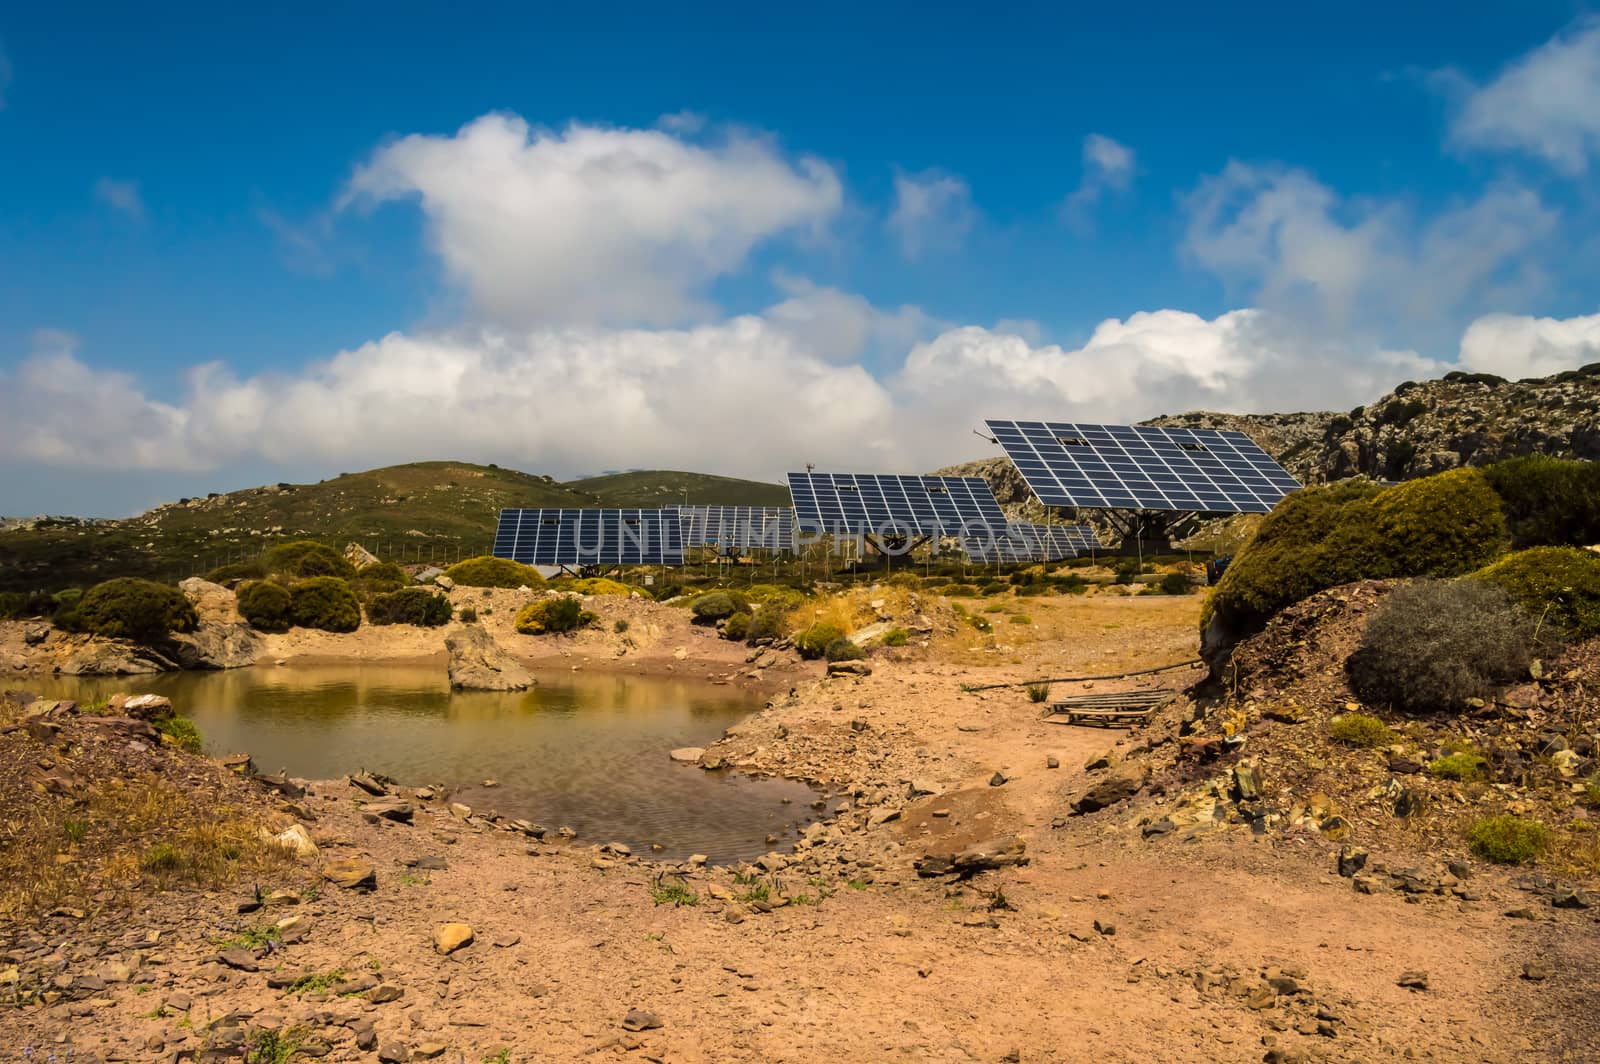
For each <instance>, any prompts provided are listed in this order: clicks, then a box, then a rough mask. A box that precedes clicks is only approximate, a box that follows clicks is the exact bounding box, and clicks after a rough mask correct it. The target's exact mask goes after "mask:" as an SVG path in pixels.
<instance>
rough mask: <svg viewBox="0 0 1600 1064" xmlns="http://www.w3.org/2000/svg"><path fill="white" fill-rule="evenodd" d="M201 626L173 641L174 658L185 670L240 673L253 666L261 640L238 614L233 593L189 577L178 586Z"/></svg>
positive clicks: (259, 651)
mask: <svg viewBox="0 0 1600 1064" xmlns="http://www.w3.org/2000/svg"><path fill="white" fill-rule="evenodd" d="M178 588H179V589H180V590H181V591H182V592H183V593H184V595H185V596H186V597H187V598H188V599H189V601H190V602H191V603H193V604H194V611H195V614H196V615H197V616H198V617H199V620H200V623H199V624H198V625H197V626H196V627H195V630H194V631H192V632H184V633H181V634H177V635H174V636H173V637H172V647H171V649H172V654H171V656H172V658H173V659H174V660H175V661H176V662H177V663H178V665H180V666H181V667H183V668H185V669H239V668H244V667H245V666H247V665H254V664H255V663H256V658H257V657H259V656H260V654H261V638H260V636H258V635H257V634H256V632H255V629H253V628H251V627H250V626H249V625H248V624H246V623H245V622H244V618H243V617H242V616H240V614H239V601H238V598H237V596H235V595H234V593H233V592H232V591H229V590H228V589H227V588H225V587H223V586H222V585H221V584H213V583H211V582H210V581H209V580H201V579H200V578H199V577H190V578H189V579H187V580H185V581H183V582H182V583H180V584H179V585H178Z"/></svg>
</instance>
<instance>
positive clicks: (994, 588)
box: [978, 580, 1011, 595]
mask: <svg viewBox="0 0 1600 1064" xmlns="http://www.w3.org/2000/svg"><path fill="white" fill-rule="evenodd" d="M978 590H979V592H981V593H982V594H985V595H1004V594H1005V593H1006V592H1007V591H1010V590H1011V585H1010V584H1008V583H1006V582H1005V581H1004V580H991V581H989V582H988V583H987V584H984V585H983V586H982V587H980V588H979V589H978Z"/></svg>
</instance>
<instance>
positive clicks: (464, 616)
mask: <svg viewBox="0 0 1600 1064" xmlns="http://www.w3.org/2000/svg"><path fill="white" fill-rule="evenodd" d="M485 612H487V611H485ZM456 620H458V621H460V622H461V623H462V624H477V623H478V611H477V610H476V609H474V608H473V607H471V606H463V607H461V609H459V610H458V611H456Z"/></svg>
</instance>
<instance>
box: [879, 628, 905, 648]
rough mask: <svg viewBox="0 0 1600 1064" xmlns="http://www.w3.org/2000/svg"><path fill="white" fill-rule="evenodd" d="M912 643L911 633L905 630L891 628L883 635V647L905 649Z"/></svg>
mask: <svg viewBox="0 0 1600 1064" xmlns="http://www.w3.org/2000/svg"><path fill="white" fill-rule="evenodd" d="M909 642H911V633H910V632H908V631H906V630H905V629H904V628H891V629H889V630H888V631H887V632H885V633H883V645H884V646H886V647H903V646H905V645H906V644H907V643H909Z"/></svg>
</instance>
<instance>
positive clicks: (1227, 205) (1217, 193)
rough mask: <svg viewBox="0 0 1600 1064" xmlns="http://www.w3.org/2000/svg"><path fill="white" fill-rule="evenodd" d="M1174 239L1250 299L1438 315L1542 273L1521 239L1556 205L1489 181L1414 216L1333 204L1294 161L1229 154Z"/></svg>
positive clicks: (1303, 315)
mask: <svg viewBox="0 0 1600 1064" xmlns="http://www.w3.org/2000/svg"><path fill="white" fill-rule="evenodd" d="M1187 208H1188V212H1189V229H1188V235H1187V240H1186V244H1185V248H1186V250H1187V252H1188V253H1189V254H1190V255H1191V256H1192V257H1193V258H1194V259H1195V260H1196V261H1197V262H1199V263H1200V264H1201V265H1202V266H1205V267H1206V268H1208V269H1210V270H1213V271H1214V272H1216V273H1218V274H1219V275H1221V276H1223V277H1225V278H1228V279H1229V280H1231V281H1234V282H1235V283H1237V284H1240V285H1242V286H1244V288H1245V289H1246V292H1245V294H1246V297H1247V298H1249V299H1250V301H1251V302H1252V303H1256V304H1258V305H1262V306H1265V307H1269V308H1271V309H1274V310H1277V311H1280V312H1283V313H1287V314H1290V315H1291V316H1294V317H1297V318H1299V319H1302V320H1307V321H1312V320H1316V321H1326V322H1331V323H1333V324H1335V325H1337V326H1339V327H1347V326H1350V325H1351V324H1352V323H1353V322H1354V321H1355V320H1356V319H1358V318H1359V319H1360V323H1361V324H1363V325H1366V326H1373V325H1381V324H1388V323H1395V322H1403V323H1409V324H1412V325H1417V324H1425V323H1431V322H1437V321H1447V320H1449V319H1450V318H1451V317H1452V312H1454V311H1456V310H1457V309H1458V308H1460V307H1461V306H1462V305H1464V304H1466V303H1468V302H1472V301H1478V302H1482V301H1488V300H1500V301H1503V300H1509V299H1513V298H1522V297H1525V296H1526V295H1527V294H1529V293H1531V292H1532V291H1535V290H1537V288H1538V287H1539V286H1540V284H1541V283H1542V277H1541V276H1540V275H1539V274H1538V272H1537V268H1536V266H1535V264H1534V260H1533V259H1532V258H1531V257H1530V256H1528V255H1527V252H1528V251H1529V250H1530V248H1532V247H1534V246H1535V245H1536V244H1537V243H1538V242H1539V241H1540V240H1542V239H1543V238H1545V237H1546V236H1548V235H1549V234H1550V233H1551V232H1552V231H1553V230H1554V229H1555V223H1556V220H1557V213H1556V212H1555V211H1554V210H1553V209H1551V208H1547V207H1546V206H1544V204H1543V203H1542V202H1541V201H1540V199H1539V197H1538V195H1537V194H1536V193H1534V192H1533V191H1532V190H1530V189H1527V188H1523V187H1520V186H1516V185H1509V184H1508V185H1500V186H1494V187H1491V188H1490V189H1488V190H1487V191H1485V192H1484V193H1483V194H1482V196H1481V197H1480V198H1479V199H1477V200H1476V201H1474V202H1472V203H1469V204H1467V205H1465V206H1461V207H1457V208H1454V209H1451V210H1447V211H1444V212H1442V213H1440V214H1438V215H1436V216H1434V217H1432V218H1430V219H1427V220H1425V221H1418V220H1416V219H1414V218H1413V217H1412V216H1411V214H1410V212H1409V211H1407V210H1406V209H1405V208H1404V207H1403V206H1402V205H1400V204H1398V203H1394V202H1351V203H1346V202H1341V200H1340V199H1339V197H1338V196H1337V195H1336V194H1335V193H1334V192H1333V191H1332V190H1331V189H1329V188H1327V187H1326V186H1325V185H1323V184H1321V183H1320V182H1318V181H1317V180H1316V179H1315V178H1313V177H1312V176H1311V175H1309V174H1307V173H1306V172H1304V171H1302V170H1293V169H1287V168H1284V167H1278V166H1253V165H1249V164H1246V163H1241V162H1237V161H1235V162H1230V163H1229V164H1228V165H1227V167H1226V168H1224V169H1223V171H1222V172H1221V173H1220V174H1217V175H1214V176H1212V177H1208V178H1205V179H1204V180H1202V181H1201V182H1200V184H1199V186H1198V187H1197V188H1196V190H1195V191H1194V193H1193V194H1192V195H1191V196H1190V197H1189V199H1188V203H1187Z"/></svg>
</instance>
